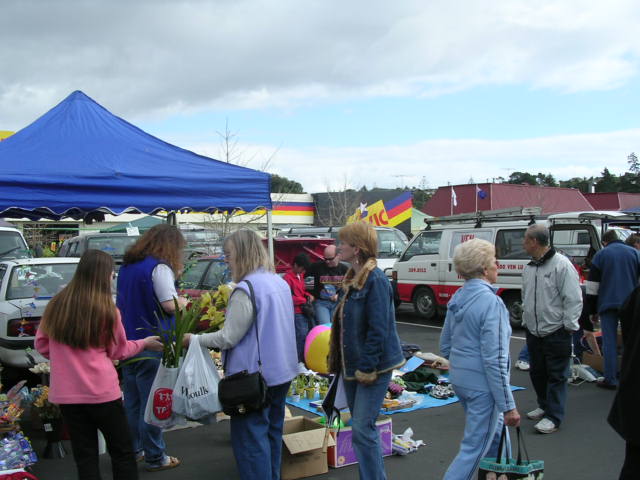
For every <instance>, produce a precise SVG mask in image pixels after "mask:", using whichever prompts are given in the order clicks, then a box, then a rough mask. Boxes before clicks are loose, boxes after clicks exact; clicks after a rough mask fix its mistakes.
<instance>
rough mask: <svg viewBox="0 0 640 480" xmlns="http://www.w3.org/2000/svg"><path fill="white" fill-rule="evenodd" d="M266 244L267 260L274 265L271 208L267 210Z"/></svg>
mask: <svg viewBox="0 0 640 480" xmlns="http://www.w3.org/2000/svg"><path fill="white" fill-rule="evenodd" d="M267 245H268V246H269V260H271V263H272V264H273V265H275V259H274V256H273V218H272V216H271V210H267Z"/></svg>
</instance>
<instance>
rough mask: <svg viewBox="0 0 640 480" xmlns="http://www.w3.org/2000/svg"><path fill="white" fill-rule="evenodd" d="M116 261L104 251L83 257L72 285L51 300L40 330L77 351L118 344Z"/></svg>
mask: <svg viewBox="0 0 640 480" xmlns="http://www.w3.org/2000/svg"><path fill="white" fill-rule="evenodd" d="M112 272H113V259H112V258H111V256H110V255H109V254H107V253H104V252H102V251H100V250H87V251H86V252H84V254H83V255H82V257H80V263H78V268H77V269H76V273H75V274H74V275H73V278H72V279H71V281H70V282H69V284H68V285H67V286H66V287H65V288H64V289H63V290H62V291H61V292H60V293H58V294H57V295H56V296H55V297H53V298H52V299H51V301H49V304H48V305H47V308H45V310H44V314H43V315H42V321H41V322H40V327H39V328H41V329H42V330H43V332H44V333H46V334H47V335H48V336H49V337H50V338H51V339H53V340H55V341H56V342H59V343H62V344H65V345H69V346H70V347H73V348H80V349H83V350H85V349H87V348H89V347H96V348H99V347H107V346H108V345H109V344H111V342H113V341H114V334H113V330H114V324H115V321H116V306H115V304H114V303H113V297H112V296H111V295H112V294H111V274H112Z"/></svg>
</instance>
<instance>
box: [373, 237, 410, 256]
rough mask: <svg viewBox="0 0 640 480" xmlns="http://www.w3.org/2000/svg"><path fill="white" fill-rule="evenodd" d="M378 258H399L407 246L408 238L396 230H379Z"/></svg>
mask: <svg viewBox="0 0 640 480" xmlns="http://www.w3.org/2000/svg"><path fill="white" fill-rule="evenodd" d="M376 233H377V234H378V258H397V257H399V256H400V254H401V253H402V251H403V250H404V249H405V247H406V246H407V243H408V242H407V240H406V239H404V238H402V236H400V235H399V234H398V232H396V231H395V230H378V231H377V232H376Z"/></svg>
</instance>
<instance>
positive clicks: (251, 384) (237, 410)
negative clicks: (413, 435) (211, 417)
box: [218, 280, 269, 417]
mask: <svg viewBox="0 0 640 480" xmlns="http://www.w3.org/2000/svg"><path fill="white" fill-rule="evenodd" d="M245 282H246V283H247V285H248V286H249V293H250V297H251V304H252V305H253V325H254V327H255V329H256V341H257V343H258V371H257V372H253V373H249V372H248V371H247V370H243V371H241V372H238V373H234V374H233V375H229V376H226V375H225V377H224V378H223V379H222V380H220V384H219V385H218V399H219V400H220V403H221V404H222V411H223V412H224V413H226V414H227V415H229V416H230V417H233V416H238V415H244V414H247V413H251V412H259V411H260V410H262V409H264V408H265V407H266V406H267V405H269V400H268V398H267V382H265V381H264V377H263V376H262V360H261V358H260V339H259V337H258V310H257V308H256V298H255V295H254V292H253V285H251V282H249V281H248V280H245ZM230 353H231V352H228V353H227V354H226V355H225V357H224V367H223V368H224V371H225V372H226V371H227V359H228V358H229V354H230Z"/></svg>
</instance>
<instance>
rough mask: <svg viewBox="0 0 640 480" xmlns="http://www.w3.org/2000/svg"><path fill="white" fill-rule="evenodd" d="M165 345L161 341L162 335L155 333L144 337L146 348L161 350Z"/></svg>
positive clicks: (155, 350)
mask: <svg viewBox="0 0 640 480" xmlns="http://www.w3.org/2000/svg"><path fill="white" fill-rule="evenodd" d="M163 348H164V345H163V344H162V342H161V341H160V337H158V336H156V335H153V336H150V337H147V338H145V339H144V349H145V350H152V351H154V352H161V351H162V349H163Z"/></svg>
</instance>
